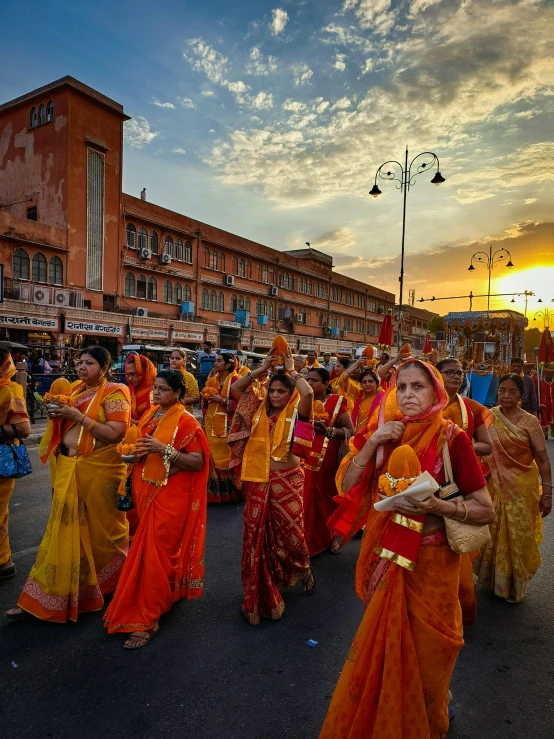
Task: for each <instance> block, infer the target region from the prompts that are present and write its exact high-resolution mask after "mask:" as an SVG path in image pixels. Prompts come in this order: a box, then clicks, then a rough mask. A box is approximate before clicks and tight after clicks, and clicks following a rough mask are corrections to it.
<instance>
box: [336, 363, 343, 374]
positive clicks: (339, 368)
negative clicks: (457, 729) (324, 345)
mask: <svg viewBox="0 0 554 739" xmlns="http://www.w3.org/2000/svg"><path fill="white" fill-rule="evenodd" d="M343 372H344V366H343V365H342V364H341V363H340V362H337V363H336V364H335V377H340V376H341V375H342V373H343Z"/></svg>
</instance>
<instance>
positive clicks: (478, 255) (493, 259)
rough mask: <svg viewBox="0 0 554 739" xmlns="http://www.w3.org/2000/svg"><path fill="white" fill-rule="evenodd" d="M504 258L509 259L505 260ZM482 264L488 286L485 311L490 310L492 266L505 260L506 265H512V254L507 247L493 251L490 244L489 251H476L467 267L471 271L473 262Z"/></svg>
mask: <svg viewBox="0 0 554 739" xmlns="http://www.w3.org/2000/svg"><path fill="white" fill-rule="evenodd" d="M506 260H509V261H507V262H506ZM474 261H475V262H478V263H479V264H484V265H485V266H486V268H487V270H488V272H489V287H488V290H487V311H488V310H490V305H491V273H492V270H493V268H494V267H495V266H496V265H497V264H500V263H501V262H506V267H508V268H510V267H513V266H514V264H513V262H512V255H511V254H510V252H509V251H508V249H497V250H496V251H495V252H493V250H492V246H489V253H488V254H487V252H485V251H476V252H475V254H474V255H473V256H472V257H471V262H470V264H469V267H468V268H467V269H468V271H469V272H473V270H474V269H475V267H474V265H473V262H474Z"/></svg>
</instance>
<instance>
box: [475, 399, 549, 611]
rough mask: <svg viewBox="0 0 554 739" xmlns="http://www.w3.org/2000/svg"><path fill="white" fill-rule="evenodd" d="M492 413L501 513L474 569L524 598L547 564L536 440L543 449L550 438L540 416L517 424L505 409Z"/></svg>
mask: <svg viewBox="0 0 554 739" xmlns="http://www.w3.org/2000/svg"><path fill="white" fill-rule="evenodd" d="M492 414H493V416H494V422H493V424H492V426H490V427H489V434H490V436H491V439H492V454H491V455H490V456H489V457H487V462H488V464H489V466H490V470H491V477H490V479H489V484H488V488H489V493H490V495H491V498H492V500H493V503H494V508H495V514H496V515H495V520H494V523H493V524H492V525H491V527H490V529H491V537H492V541H491V542H490V543H489V544H488V545H487V546H486V547H485V548H484V549H483V550H482V551H481V552H480V554H479V556H478V557H477V559H476V560H475V562H474V563H473V571H474V572H475V574H476V575H477V578H478V583H479V584H480V585H484V586H486V587H489V588H491V589H492V590H493V591H494V593H495V595H498V596H499V597H500V598H509V599H510V600H513V601H520V600H522V599H523V597H524V595H525V591H526V590H527V586H528V585H529V581H530V580H531V578H532V577H533V576H534V575H535V573H536V572H537V570H538V569H539V566H540V564H541V555H540V552H539V544H540V543H541V542H542V535H543V525H542V517H541V514H540V511H539V498H540V495H541V488H540V483H539V470H538V467H537V464H536V462H535V460H534V458H533V451H532V448H531V439H532V440H533V443H534V446H535V448H536V450H537V451H540V450H542V449H545V448H546V442H545V440H544V435H543V432H542V429H541V427H540V424H539V422H538V420H537V418H535V416H532V415H531V414H530V413H525V414H524V415H523V416H522V417H521V418H520V420H519V421H518V422H517V424H513V423H511V422H510V421H508V419H507V418H505V417H504V416H503V414H502V413H501V411H500V409H499V408H493V409H492Z"/></svg>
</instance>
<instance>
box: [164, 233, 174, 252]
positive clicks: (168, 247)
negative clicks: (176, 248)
mask: <svg viewBox="0 0 554 739" xmlns="http://www.w3.org/2000/svg"><path fill="white" fill-rule="evenodd" d="M164 254H169V256H170V257H173V238H172V237H171V236H166V237H165V244H164Z"/></svg>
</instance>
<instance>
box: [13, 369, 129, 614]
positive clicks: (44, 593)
mask: <svg viewBox="0 0 554 739" xmlns="http://www.w3.org/2000/svg"><path fill="white" fill-rule="evenodd" d="M72 395H73V397H74V400H75V407H76V408H78V409H79V410H80V411H82V412H83V413H85V414H86V415H87V416H88V417H90V418H94V419H95V420H97V421H99V422H100V423H104V422H106V421H123V422H125V423H127V424H128V423H129V416H130V402H129V392H128V390H127V388H126V387H125V386H124V385H119V384H113V383H108V382H104V383H102V385H100V386H99V387H96V388H91V389H87V388H85V387H84V386H83V384H82V383H75V384H74V390H73V392H72ZM69 426H71V422H66V421H64V423H63V425H62V429H61V432H60V436H61V438H63V434H64V433H65V431H66V430H67V428H69ZM48 456H49V454H47V455H46V458H47V457H48ZM125 473H126V465H125V464H124V463H123V462H122V461H121V458H120V457H119V454H118V453H117V451H116V448H115V444H110V445H108V446H104V447H100V448H99V449H95V439H94V437H92V435H91V434H89V433H86V432H85V431H84V430H83V431H82V433H81V436H80V439H79V442H78V444H77V456H75V457H66V456H63V455H61V454H58V456H57V457H56V461H55V468H54V490H53V496H52V506H51V509H50V516H49V518H48V524H47V527H46V532H45V534H44V536H43V538H42V541H41V543H40V546H39V550H38V554H37V558H36V561H35V564H34V565H33V568H32V570H31V572H30V574H29V577H28V579H27V582H26V583H25V586H24V588H23V592H22V593H21V595H20V597H19V600H18V602H17V605H18V606H19V607H20V608H23V610H25V611H28V612H29V613H31V614H32V615H33V616H36V617H37V618H41V619H43V620H46V621H56V622H58V623H64V622H66V621H67V620H68V619H69V620H70V621H77V617H78V614H79V613H84V612H87V611H98V610H100V609H101V608H102V607H103V605H104V595H105V594H106V593H110V592H112V591H113V590H114V588H115V586H116V583H117V580H118V578H119V575H120V572H121V569H122V567H123V564H124V562H125V557H126V554H127V548H128V535H127V520H126V518H125V513H124V512H123V511H118V510H117V501H118V497H119V493H118V489H119V486H120V484H121V482H122V481H123V480H124V478H125Z"/></svg>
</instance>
